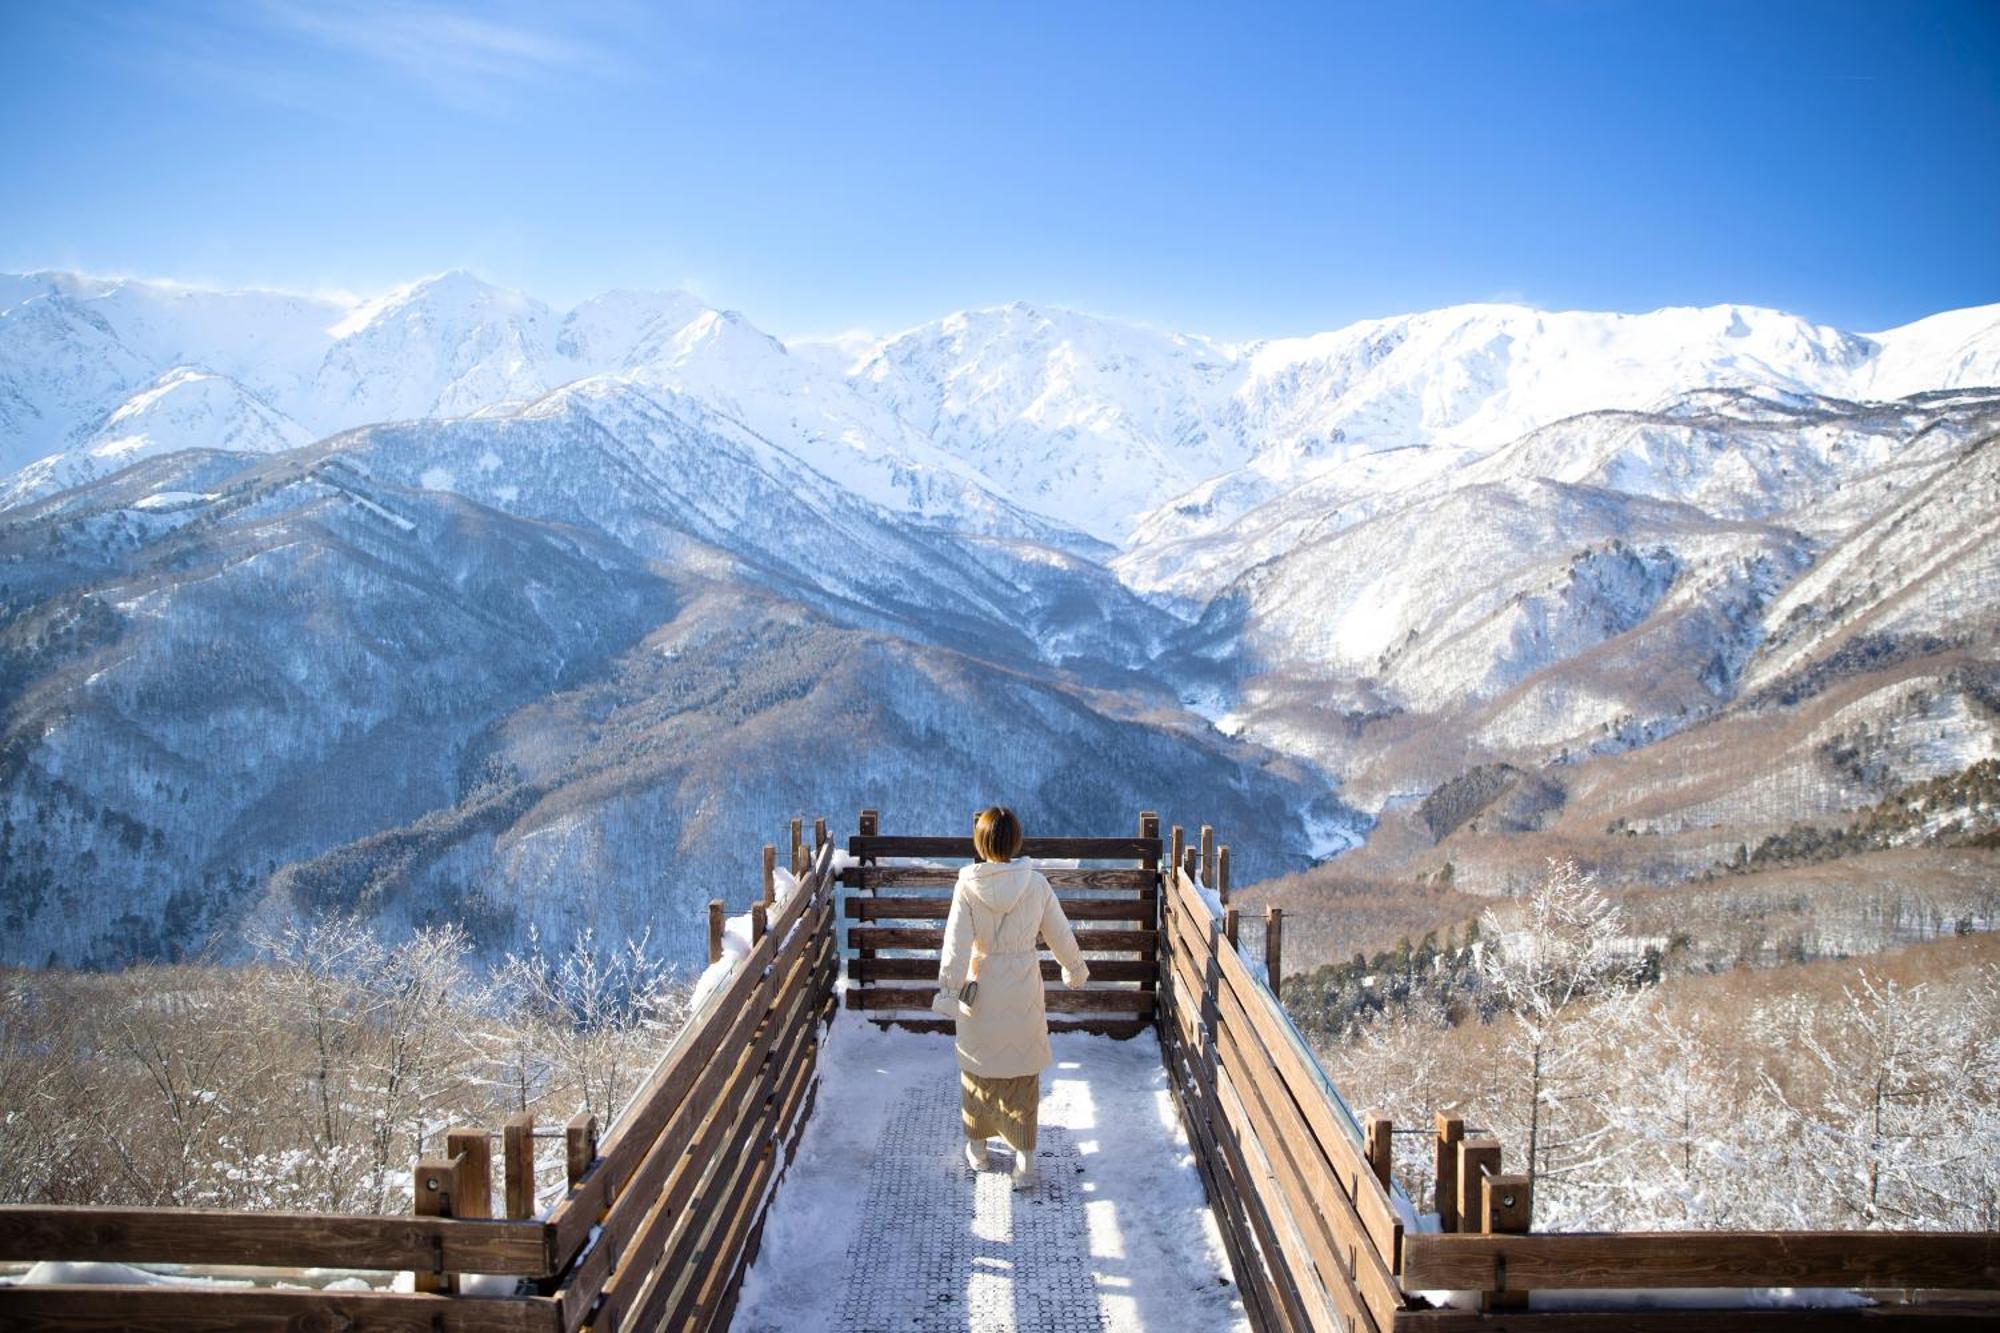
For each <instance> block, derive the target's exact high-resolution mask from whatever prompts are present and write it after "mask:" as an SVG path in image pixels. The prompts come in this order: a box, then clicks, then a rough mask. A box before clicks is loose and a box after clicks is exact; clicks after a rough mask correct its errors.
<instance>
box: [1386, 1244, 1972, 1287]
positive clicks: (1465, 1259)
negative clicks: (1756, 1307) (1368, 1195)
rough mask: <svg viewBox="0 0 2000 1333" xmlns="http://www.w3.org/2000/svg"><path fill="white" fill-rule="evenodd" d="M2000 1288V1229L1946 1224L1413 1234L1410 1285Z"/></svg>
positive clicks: (1407, 1249) (1407, 1262)
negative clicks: (1958, 1228)
mask: <svg viewBox="0 0 2000 1333" xmlns="http://www.w3.org/2000/svg"><path fill="white" fill-rule="evenodd" d="M1503 1260H1504V1261H1505V1263H1506V1266H1507V1275H1506V1282H1505V1285H1506V1286H1510V1287H1525V1288H1528V1289H1530V1290H1534V1289H1541V1288H1574V1287H1613V1288H1619V1287H1897V1288H1937V1289H1942V1290H1981V1291H1987V1290H1995V1289H2000V1234H1996V1233H1992V1232H1943V1231H1858V1232H1857V1231H1790V1232H1786V1231H1628V1232H1616V1233H1601V1232H1593V1233H1576V1234H1566V1233H1556V1234H1548V1235H1538V1236H1482V1235H1476V1234H1466V1233H1460V1234H1458V1235H1448V1236H1447V1235H1421V1236H1419V1235H1411V1236H1405V1237H1404V1238H1403V1285H1404V1286H1405V1287H1408V1288H1410V1289H1412V1290H1425V1291H1428V1290H1433V1289H1438V1288H1450V1289H1452V1290H1460V1291H1463V1290H1475V1289H1489V1288H1493V1287H1496V1286H1499V1285H1501V1284H1500V1283H1499V1282H1497V1281H1496V1273H1497V1271H1498V1270H1497V1265H1498V1264H1499V1263H1500V1262H1502V1261H1503Z"/></svg>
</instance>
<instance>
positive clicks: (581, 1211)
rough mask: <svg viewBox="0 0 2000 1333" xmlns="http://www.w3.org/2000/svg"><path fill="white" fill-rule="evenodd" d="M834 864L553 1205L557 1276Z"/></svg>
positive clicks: (823, 900)
mask: <svg viewBox="0 0 2000 1333" xmlns="http://www.w3.org/2000/svg"><path fill="white" fill-rule="evenodd" d="M832 862H833V851H832V848H831V846H828V847H825V848H822V849H821V851H820V860H819V864H818V865H816V866H815V867H814V869H813V872H812V874H811V875H810V876H808V877H807V878H806V879H805V880H804V881H802V882H801V883H800V885H799V887H798V888H797V889H796V890H794V891H793V893H792V896H791V897H790V898H788V899H786V900H785V904H784V906H783V907H782V908H780V909H779V911H778V915H777V918H776V919H775V920H773V921H772V922H771V929H770V931H769V933H767V934H766V935H765V936H764V938H763V939H762V940H759V941H758V942H757V943H756V944H755V945H754V946H752V948H751V950H750V952H749V954H748V955H746V956H745V958H744V960H743V961H742V962H741V963H740V964H738V966H737V969H736V973H735V975H734V976H733V977H732V978H731V979H730V981H729V983H728V988H727V989H726V990H725V991H724V992H723V993H722V994H721V995H720V996H718V997H717V998H716V1000H715V1002H714V1003H713V1004H712V1005H711V1006H710V1008H709V1010H708V1013H707V1015H706V1017H705V1018H704V1019H703V1020H702V1021H701V1022H700V1024H699V1026H696V1027H694V1028H692V1029H690V1030H688V1031H686V1032H685V1033H683V1035H682V1036H681V1037H680V1038H679V1039H678V1040H677V1041H676V1042H675V1043H674V1046H673V1049H671V1050H670V1051H668V1052H667V1054H666V1055H665V1056H664V1057H662V1058H661V1060H660V1062H659V1063H658V1064H656V1065H655V1066H654V1067H653V1070H652V1072H651V1073H650V1074H648V1075H647V1077H646V1081H645V1083H644V1084H643V1085H642V1089H641V1091H640V1092H639V1093H638V1094H636V1095H635V1096H634V1097H633V1099H632V1102H631V1111H630V1114H628V1115H626V1116H625V1117H624V1118H623V1119H621V1120H619V1121H618V1122H617V1123H616V1124H614V1125H613V1126H612V1127H611V1133H610V1137H609V1139H608V1140H607V1142H606V1143H605V1144H604V1146H603V1147H602V1149H601V1157H600V1159H599V1161H598V1163H597V1165H596V1167H595V1168H594V1169H593V1170H592V1171H591V1173H590V1175H589V1176H588V1177H586V1178H585V1179H584V1180H583V1181H582V1182H580V1183H579V1184H578V1185H577V1187H576V1188H575V1189H573V1190H571V1192H570V1194H569V1197H568V1198H566V1199H564V1200H563V1201H562V1202H561V1203H559V1204H557V1205H556V1208H555V1211H554V1212H553V1213H551V1214H550V1216H549V1221H550V1223H551V1224H552V1225H553V1226H554V1227H555V1230H556V1236H555V1240H554V1253H555V1256H556V1259H557V1268H558V1269H560V1268H561V1267H564V1266H567V1264H568V1262H569V1260H570V1258H571V1256H573V1255H574V1254H575V1253H576V1252H577V1251H578V1250H579V1249H581V1248H582V1247H583V1243H584V1240H585V1239H586V1238H587V1237H588V1235H589V1233H590V1228H591V1227H593V1226H595V1225H596V1224H597V1220H598V1218H600V1217H601V1216H603V1214H604V1210H605V1208H606V1207H608V1206H609V1204H610V1201H611V1198H612V1197H613V1195H614V1194H615V1193H616V1192H617V1190H618V1188H619V1186H620V1184H621V1183H622V1182H623V1181H624V1180H625V1179H626V1178H627V1177H628V1176H630V1175H631V1173H632V1171H633V1169H634V1168H635V1167H636V1166H637V1165H638V1163H639V1161H640V1160H641V1159H642V1158H643V1157H644V1156H645V1154H646V1153H647V1151H648V1150H649V1149H650V1148H651V1147H652V1143H653V1140H654V1139H655V1138H657V1137H658V1136H659V1133H660V1129H661V1127H662V1126H663V1125H664V1124H665V1123H666V1120H667V1117H668V1116H670V1115H672V1114H673V1112H674V1110H675V1109H676V1108H677V1107H679V1106H680V1104H681V1103H682V1102H683V1101H684V1100H685V1099H686V1097H687V1094H688V1089H689V1088H691V1087H692V1086H693V1085H694V1083H695V1081H696V1080H697V1079H699V1078H700V1077H701V1074H702V1071H703V1070H704V1069H705V1068H706V1067H707V1064H708V1061H709V1059H710V1057H711V1056H713V1055H714V1054H715V1052H716V1050H717V1048H718V1046H719V1045H720V1044H721V1042H722V1040H723V1038H724V1036H725V1034H727V1033H728V1032H730V1031H732V1030H733V1020H734V1019H735V1018H736V1017H737V1016H738V1014H740V1012H741V1011H742V1008H743V1005H744V1003H745V1002H746V1001H747V999H748V997H749V995H750V994H751V992H752V991H753V990H755V989H756V988H757V987H758V986H759V985H760V984H762V983H763V980H764V969H765V968H766V967H768V966H769V965H770V962H771V958H772V955H773V954H774V953H775V952H776V951H777V948H778V944H779V942H780V941H781V940H783V939H784V938H785V936H786V934H787V933H788V932H789V931H790V930H791V929H792V927H793V926H794V925H796V924H797V923H798V922H799V920H800V919H801V918H802V917H803V916H804V914H805V912H806V909H807V908H808V906H812V907H815V908H819V909H824V908H825V907H826V906H827V905H828V903H827V900H828V899H830V897H831V894H830V892H829V890H830V887H831V886H830V885H829V884H828V882H827V874H828V869H829V867H831V865H832ZM475 1271H496V1270H475Z"/></svg>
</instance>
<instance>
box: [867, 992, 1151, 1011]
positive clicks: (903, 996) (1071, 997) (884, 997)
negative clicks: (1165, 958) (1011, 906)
mask: <svg viewBox="0 0 2000 1333" xmlns="http://www.w3.org/2000/svg"><path fill="white" fill-rule="evenodd" d="M937 992H938V988H937V987H936V986H860V987H856V988H854V989H852V990H849V991H848V992H847V1007H848V1008H849V1009H863V1010H873V1009H920V1010H928V1009H929V1008H930V1007H931V1000H932V998H933V997H935V996H936V995H937ZM1042 1003H1043V1004H1044V1005H1046V1006H1047V1008H1048V1010H1049V1012H1051V1013H1058V1014H1137V1015H1140V1016H1142V1017H1143V1016H1146V1015H1149V1014H1151V1013H1152V1012H1153V993H1152V992H1151V991H1143V990H1112V989H1104V990H1099V989H1098V988H1096V987H1094V986H1092V987H1087V988H1085V989H1083V990H1049V991H1045V992H1044V993H1043V995H1042Z"/></svg>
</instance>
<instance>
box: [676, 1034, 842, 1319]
mask: <svg viewBox="0 0 2000 1333" xmlns="http://www.w3.org/2000/svg"><path fill="white" fill-rule="evenodd" d="M808 1026H810V1025H808ZM782 1069H788V1070H789V1071H790V1072H789V1073H785V1072H780V1074H779V1078H778V1086H777V1087H776V1088H775V1089H774V1090H773V1091H772V1092H771V1093H770V1094H769V1095H768V1097H767V1099H766V1101H767V1109H766V1110H765V1111H764V1112H763V1113H762V1115H761V1117H760V1119H759V1120H758V1121H757V1122H756V1127H757V1133H756V1135H755V1136H754V1137H753V1138H752V1139H751V1142H752V1143H757V1144H759V1145H760V1146H758V1148H757V1150H756V1151H755V1152H754V1153H753V1152H750V1151H748V1150H747V1148H746V1149H741V1150H739V1151H738V1153H737V1155H738V1156H739V1157H742V1158H743V1159H744V1160H745V1161H746V1162H754V1163H755V1165H754V1167H753V1168H752V1169H751V1170H750V1171H749V1172H748V1176H747V1179H746V1178H745V1177H744V1175H742V1174H741V1173H739V1175H738V1176H737V1178H736V1180H735V1181H733V1182H732V1183H731V1185H730V1187H729V1189H728V1190H727V1192H725V1193H724V1194H722V1195H721V1196H720V1198H719V1199H718V1201H717V1203H718V1206H717V1207H716V1208H715V1209H714V1211H715V1212H716V1213H717V1214H719V1215H721V1217H722V1219H723V1221H722V1225H721V1226H720V1227H718V1228H716V1229H714V1230H712V1231H711V1232H710V1233H709V1235H708V1236H707V1238H706V1239H705V1240H704V1242H703V1244H702V1246H701V1248H700V1249H699V1250H697V1251H696V1252H695V1264H694V1267H695V1270H696V1272H697V1274H698V1275H699V1281H697V1282H693V1283H690V1284H689V1286H688V1289H687V1291H686V1293H685V1294H684V1295H682V1297H681V1299H680V1300H679V1301H678V1302H677V1303H676V1304H675V1307H674V1310H673V1313H672V1314H670V1315H668V1317H667V1321H666V1327H668V1328H671V1329H681V1328H685V1329H690V1330H699V1331H700V1333H707V1331H708V1330H711V1329H717V1328H724V1327H726V1325H725V1324H724V1323H722V1322H721V1321H722V1320H723V1319H724V1318H726V1316H725V1314H724V1307H725V1303H726V1302H727V1301H728V1300H729V1298H730V1296H731V1295H732V1294H733V1292H734V1291H735V1287H736V1282H737V1281H738V1265H739V1263H740V1262H741V1261H742V1258H743V1256H744V1253H745V1250H746V1249H747V1247H748V1244H749V1239H750V1233H751V1230H752V1229H753V1228H754V1227H756V1226H757V1224H758V1223H759V1222H760V1221H761V1220H762V1217H763V1212H764V1208H765V1207H766V1206H767V1205H768V1203H769V1202H770V1200H769V1198H768V1196H767V1193H766V1190H767V1186H768V1185H769V1182H770V1178H771V1176H772V1175H773V1174H775V1172H776V1171H777V1169H778V1144H777V1140H778V1136H779V1134H780V1133H781V1127H782V1126H783V1124H784V1119H785V1111H786V1108H787V1107H788V1106H792V1105H796V1104H797V1101H798V1099H799V1097H801V1096H802V1095H803V1094H804V1091H805V1085H806V1083H807V1081H808V1080H809V1079H810V1078H811V1075H812V1067H811V1065H810V1064H808V1063H807V1062H806V1061H805V1060H804V1059H803V1058H802V1057H795V1058H793V1059H791V1060H789V1061H787V1062H786V1064H785V1066H783V1067H782Z"/></svg>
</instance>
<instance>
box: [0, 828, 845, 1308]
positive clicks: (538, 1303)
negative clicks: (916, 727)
mask: <svg viewBox="0 0 2000 1333" xmlns="http://www.w3.org/2000/svg"><path fill="white" fill-rule="evenodd" d="M823 828H824V825H823V821H822V825H821V829H822V831H821V835H820V837H819V840H818V843H817V846H816V847H814V848H813V849H812V850H811V851H810V852H808V851H805V850H803V849H801V848H799V847H797V846H796V845H795V849H794V861H793V864H794V867H795V869H797V870H798V871H799V872H800V874H801V878H800V879H799V880H798V881H797V887H796V889H795V890H794V891H793V892H792V893H791V895H790V896H789V897H787V898H785V899H784V900H783V901H782V902H778V901H776V900H775V894H774V892H773V888H774V885H773V879H772V877H771V876H770V875H769V874H767V875H766V877H765V891H764V901H762V902H760V903H758V904H756V905H754V906H753V909H752V913H751V918H752V926H751V933H752V936H753V938H752V939H751V941H750V947H749V950H748V952H747V954H746V955H745V956H744V957H743V959H742V960H741V961H740V963H738V964H737V965H736V966H735V967H734V969H733V970H732V971H731V972H730V973H729V976H728V978H727V980H726V981H725V982H724V984H723V985H721V986H720V987H718V988H716V989H715V990H714V991H712V992H711V994H710V996H709V998H708V1000H707V1001H706V1002H705V1003H704V1004H703V1005H702V1007H701V1009H700V1011H699V1012H698V1013H697V1014H696V1015H695V1017H694V1018H693V1019H692V1020H691V1021H690V1022H689V1023H688V1024H687V1026H686V1027H685V1028H684V1029H683V1031H682V1032H681V1033H680V1035H679V1037H678V1038H677V1039H676V1041H675V1043H674V1045H673V1046H672V1048H671V1049H670V1050H669V1051H668V1052H667V1054H666V1056H665V1057H664V1058H663V1059H662V1060H661V1061H660V1063H659V1064H658V1065H657V1066H655V1067H654V1069H653V1070H652V1072H651V1073H650V1074H649V1076H648V1077H647V1079H646V1081H645V1083H644V1084H643V1085H642V1086H641V1088H640V1090H639V1091H638V1093H637V1094H636V1095H635V1096H634V1097H633V1098H632V1099H631V1101H630V1102H629V1103H628V1105H627V1107H626V1109H625V1111H624V1112H623V1114H621V1115H620V1116H619V1117H618V1119H617V1121H616V1123H615V1124H613V1125H612V1126H611V1129H610V1131H609V1133H608V1134H607V1135H606V1136H605V1138H604V1140H603V1142H602V1143H600V1142H598V1137H597V1127H596V1124H595V1122H594V1121H593V1120H591V1119H590V1118H588V1117H578V1118H577V1119H575V1120H573V1121H571V1122H570V1123H569V1124H568V1125H567V1126H566V1127H565V1129H564V1131H563V1137H564V1139H565V1157H566V1162H565V1167H566V1172H567V1176H568V1189H567V1191H566V1193H565V1195H564V1197H563V1198H562V1200H561V1201H560V1202H559V1203H557V1204H556V1205H555V1207H554V1208H553V1209H552V1210H550V1211H549V1213H548V1214H547V1215H546V1216H544V1217H540V1218H536V1217H534V1216H533V1214H534V1212H535V1190H534V1137H535V1130H534V1125H533V1122H532V1120H530V1119H529V1118H528V1117H526V1116H516V1117H515V1118H514V1119H512V1120H510V1121H508V1123H507V1124H506V1125H505V1126H504V1127H503V1128H502V1130H501V1131H500V1133H499V1134H498V1135H497V1136H493V1135H489V1134H488V1133H486V1132H484V1131H479V1130H458V1131H453V1132H452V1133H450V1134H449V1135H447V1136H446V1141H445V1144H444V1147H445V1155H444V1156H441V1157H437V1158H427V1159H425V1160H423V1161H420V1162H418V1163H417V1165H416V1168H415V1172H414V1178H413V1185H414V1187H415V1198H416V1207H415V1215H413V1216H409V1217H369V1216H339V1215H325V1214H287V1213H262V1212H221V1211H214V1210H201V1209H179V1208H116V1209H112V1208H41V1207H14V1206H8V1207H0V1260H12V1261H24V1260H90V1261H117V1262H129V1263H151V1264H180V1265H199V1266H209V1267H214V1266H228V1267H230V1268H231V1269H232V1270H234V1269H239V1268H245V1267H248V1268H262V1269H265V1270H291V1271H296V1270H299V1269H304V1268H338V1269H358V1270H385V1271H396V1270H408V1271H410V1272H411V1273H413V1274H414V1275H415V1278H416V1285H417V1287H418V1290H417V1291H415V1292H394V1291H353V1292H347V1291H341V1292H330V1291H318V1290H310V1289H304V1288H280V1287H271V1286H256V1287H235V1288H232V1287H217V1286H201V1287H195V1286H93V1285H85V1284H67V1285H51V1286H29V1287H18V1286H17V1287H6V1288H0V1328H6V1329H10V1330H11V1329H119V1328H129V1329H158V1330H195V1329H202V1330H208V1329H220V1328H230V1329H238V1328H240V1329H274V1330H275V1329H304V1328H315V1329H318V1328H324V1329H352V1330H409V1331H410V1333H433V1330H439V1329H444V1330H460V1329H462V1330H468V1331H472V1330H502V1331H503V1333H505V1331H510V1330H520V1331H521V1333H528V1331H529V1330H533V1331H534V1333H572V1331H573V1330H580V1329H590V1330H595V1331H596V1333H612V1331H613V1330H618V1329H624V1328H649V1329H650V1328H669V1329H677V1330H708V1329H719V1328H726V1327H727V1326H728V1322H729V1315H730V1311H731V1308H732V1306H733V1302H734V1300H735V1296H736V1291H737V1288H738V1285H739V1284H740V1283H741V1281H742V1277H743V1274H744V1272H745V1271H746V1270H747V1268H748V1267H749V1264H750V1262H751V1260H752V1259H753V1258H754V1256H755V1254H756V1250H757V1242H758V1238H759V1236H760V1234H761V1230H762V1227H763V1221H764V1215H765V1212H766V1210H767V1209H768V1207H769V1204H770V1199H771V1196H772V1192H773V1190H774V1189H775V1186H776V1182H777V1179H778V1177H780V1176H781V1175H782V1174H783V1172H784V1169H785V1167H786V1166H787V1165H788V1164H789V1163H790V1161H791V1156H792V1153H793V1151H794V1149H795V1148H796V1145H797V1142H798V1136H799V1133H800V1132H801V1130H802V1129H803V1128H804V1125H805V1122H806V1118H807V1116H808V1115H809V1114H810V1113H811V1109H812V1099H813V1094H814V1091H815V1090H816V1087H817V1082H816V1079H815V1072H816V1069H817V1062H818V1050H819V1039H820V1035H821V1031H822V1029H823V1027H824V1026H825V1025H826V1024H827V1023H829V1022H830V1021H831V1020H832V1017H833V997H834V991H835V986H834V981H835V975H836V971H837V967H838V952H837V950H836V947H835V940H834V931H833V925H834V914H833V901H834V884H833V876H832V869H831V868H832V863H833V856H834V849H833V846H832V844H831V843H830V842H828V841H827V840H826V839H825V837H824V832H823ZM795 829H796V825H795ZM796 838H797V835H796V832H795V833H794V840H795V844H796ZM766 864H767V866H768V865H769V858H768V856H767V860H766ZM495 1137H497V1138H498V1139H499V1142H500V1145H501V1153H500V1165H501V1167H502V1171H503V1179H502V1182H501V1183H502V1191H501V1192H502V1195H503V1198H504V1203H503V1211H504V1212H505V1213H506V1214H507V1216H505V1217H503V1218H500V1219H491V1220H489V1218H488V1216H487V1215H488V1214H489V1213H490V1212H491V1211H492V1207H493V1202H492V1200H493V1175H492V1171H493V1166H494V1157H495V1155H494V1152H493V1143H494V1138H495ZM463 1274H494V1275H501V1276H503V1277H504V1276H507V1275H512V1276H515V1277H517V1278H518V1279H520V1282H519V1283H518V1284H517V1285H518V1286H519V1287H522V1288H525V1291H524V1292H522V1293H520V1294H514V1295H476V1294H466V1293H464V1292H462V1291H461V1290H460V1288H461V1285H462V1284H461V1282H460V1276H461V1275H463ZM489 1285H490V1284H484V1283H482V1284H480V1290H482V1291H483V1290H485V1289H486V1287H487V1286H489ZM503 1285H504V1284H503Z"/></svg>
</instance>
